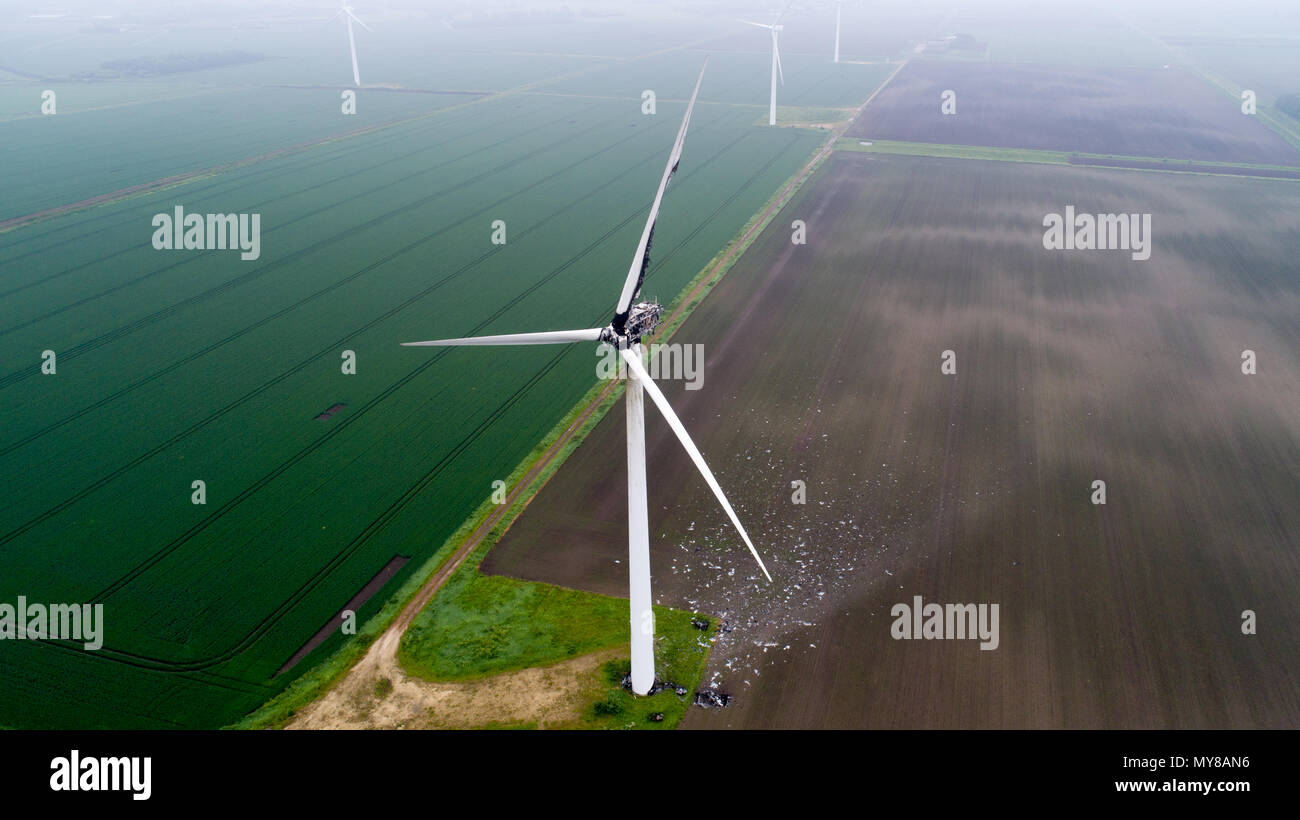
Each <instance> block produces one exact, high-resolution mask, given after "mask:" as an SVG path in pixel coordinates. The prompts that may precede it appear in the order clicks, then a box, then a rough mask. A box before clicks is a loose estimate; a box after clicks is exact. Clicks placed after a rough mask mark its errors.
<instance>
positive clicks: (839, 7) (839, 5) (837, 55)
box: [835, 0, 844, 63]
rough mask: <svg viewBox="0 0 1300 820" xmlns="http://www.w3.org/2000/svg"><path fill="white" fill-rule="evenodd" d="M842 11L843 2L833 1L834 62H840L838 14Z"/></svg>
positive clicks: (839, 0)
mask: <svg viewBox="0 0 1300 820" xmlns="http://www.w3.org/2000/svg"><path fill="white" fill-rule="evenodd" d="M843 10H844V0H835V62H837V63H838V62H839V61H840V12H842V11H843Z"/></svg>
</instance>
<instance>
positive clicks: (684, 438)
mask: <svg viewBox="0 0 1300 820" xmlns="http://www.w3.org/2000/svg"><path fill="white" fill-rule="evenodd" d="M618 352H619V355H620V356H621V357H622V358H623V361H625V362H627V367H628V370H630V371H631V372H632V375H633V376H635V377H636V380H637V381H638V382H640V384H641V387H643V388H644V389H645V393H646V395H647V396H649V397H650V399H651V400H652V401H653V402H654V403H655V406H656V407H658V408H659V412H660V413H663V414H664V418H665V419H666V420H667V421H668V426H669V427H671V428H673V432H674V433H676V434H677V438H678V440H679V441H681V443H682V446H683V447H685V448H686V454H687V455H689V456H690V457H691V461H694V462H695V466H696V467H697V468H698V469H699V471H700V475H702V476H704V481H705V483H707V484H708V485H709V489H711V490H713V494H714V495H715V496H717V499H718V503H719V504H721V505H722V509H724V510H726V512H727V516H728V517H729V518H731V523H732V524H734V525H735V527H736V530H737V531H738V532H739V533H740V537H741V538H743V539H744V540H745V546H747V547H749V553H750V555H753V556H754V560H755V561H757V562H758V568H759V569H761V570H763V574H764V575H766V576H767V580H768V581H769V582H770V581H771V580H772V576H771V575H770V574H769V573H768V571H767V567H765V566H763V559H762V558H759V557H758V550H756V549H754V544H753V542H752V541H750V540H749V535H748V534H747V533H746V532H745V528H744V527H742V526H741V525H740V519H739V518H737V517H736V511H735V510H733V509H731V504H730V502H728V501H727V497H726V496H725V495H723V493H722V488H721V487H719V486H718V480H717V479H716V478H714V477H713V472H712V471H711V470H710V469H709V465H708V464H705V463H704V456H702V455H700V451H699V448H697V447H696V446H695V442H693V441H691V437H690V435H689V434H687V432H686V428H685V427H683V426H682V422H681V419H679V418H677V414H676V413H674V412H673V406H672V405H671V404H669V403H668V399H667V398H665V397H664V394H663V392H662V391H661V390H660V389H659V385H657V384H655V383H654V381H653V380H652V379H651V378H650V374H649V373H648V372H647V371H646V369H645V365H644V364H642V363H641V357H640V356H633V355H629V354H628V351H627V349H626V348H620V349H619V351H618Z"/></svg>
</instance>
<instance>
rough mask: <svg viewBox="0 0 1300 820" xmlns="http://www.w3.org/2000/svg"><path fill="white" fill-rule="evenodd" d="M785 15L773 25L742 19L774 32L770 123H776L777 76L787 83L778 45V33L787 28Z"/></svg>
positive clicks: (768, 114)
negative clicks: (782, 21) (783, 20)
mask: <svg viewBox="0 0 1300 820" xmlns="http://www.w3.org/2000/svg"><path fill="white" fill-rule="evenodd" d="M784 16H785V12H781V13H780V14H778V15H777V16H776V19H775V20H773V21H772V24H771V25H768V24H767V23H753V22H750V21H749V20H741V21H740V22H742V23H745V24H746V25H750V26H758V27H759V28H765V29H767V30H768V31H770V32H772V98H771V102H770V104H769V105H768V109H767V124H768V125H776V79H777V77H780V78H781V85H785V71H784V70H783V69H782V68H781V51H780V49H778V48H777V45H776V39H777V35H778V34H780V33H781V31H782V30H783V29H784V28H785V26H783V25H781V18H782V17H784Z"/></svg>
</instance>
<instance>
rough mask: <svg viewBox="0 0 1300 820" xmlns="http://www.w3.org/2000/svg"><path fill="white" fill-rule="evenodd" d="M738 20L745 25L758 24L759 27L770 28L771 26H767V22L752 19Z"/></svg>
mask: <svg viewBox="0 0 1300 820" xmlns="http://www.w3.org/2000/svg"><path fill="white" fill-rule="evenodd" d="M740 22H742V23H744V24H745V25H747V26H758V27H759V28H767V29H770V28H771V26H769V25H768V24H767V23H755V22H753V21H752V20H741V21H740Z"/></svg>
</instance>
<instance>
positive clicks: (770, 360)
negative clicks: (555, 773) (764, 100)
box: [483, 98, 1300, 728]
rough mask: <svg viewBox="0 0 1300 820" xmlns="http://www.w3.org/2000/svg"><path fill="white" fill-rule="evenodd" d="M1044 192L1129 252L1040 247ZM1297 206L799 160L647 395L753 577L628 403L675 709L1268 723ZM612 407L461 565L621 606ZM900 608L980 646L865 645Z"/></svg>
mask: <svg viewBox="0 0 1300 820" xmlns="http://www.w3.org/2000/svg"><path fill="white" fill-rule="evenodd" d="M936 99H937V98H936ZM936 107H937V106H936ZM1067 204H1072V205H1075V206H1076V207H1077V208H1078V209H1079V211H1080V212H1085V211H1087V212H1092V213H1126V212H1139V213H1151V214H1152V215H1153V220H1152V221H1153V231H1154V239H1153V248H1154V250H1153V253H1152V255H1151V258H1150V260H1148V261H1146V262H1141V261H1135V260H1133V259H1132V258H1131V257H1130V254H1129V253H1127V252H1124V251H1101V250H1098V251H1091V252H1081V251H1075V252H1067V251H1049V250H1046V249H1044V247H1043V243H1042V231H1043V228H1042V219H1043V216H1044V214H1046V213H1049V212H1060V211H1061V210H1062V209H1063V208H1064V206H1065V205H1067ZM1297 207H1300V185H1296V184H1295V183H1293V182H1287V181H1266V180H1242V179H1233V178H1226V177H1198V176H1183V175H1173V174H1147V173H1142V172H1137V171H1112V170H1102V169H1095V168H1070V167H1061V166H1038V165H1029V164H1018V163H997V162H975V161H964V160H947V159H935V158H913V157H894V156H879V155H869V154H857V153H847V152H846V153H837V154H835V155H833V156H832V157H831V158H830V159H828V161H827V164H826V165H825V166H824V167H823V168H822V169H821V170H820V171H819V172H818V175H817V176H816V177H815V178H814V179H813V180H811V181H810V182H809V183H808V185H806V186H805V187H804V188H803V189H802V190H801V191H800V193H799V194H798V195H797V196H796V197H795V198H794V200H793V201H792V202H791V203H790V204H789V205H788V206H787V207H786V208H785V209H784V212H783V213H782V214H780V215H778V217H777V218H776V219H775V220H774V221H773V223H772V225H771V226H770V228H769V229H768V230H767V231H765V232H764V234H763V235H762V236H761V237H759V239H758V240H757V241H756V242H755V244H754V245H753V247H752V248H751V249H750V250H749V251H748V252H747V253H746V254H745V256H744V257H742V258H741V259H740V260H739V261H738V263H737V265H736V267H735V268H734V269H733V270H732V271H731V272H730V273H729V274H728V275H727V277H726V278H725V279H724V280H723V281H722V282H721V284H720V285H719V286H718V287H717V289H716V290H715V291H714V292H713V294H712V295H711V296H710V298H709V299H708V300H706V301H705V302H704V303H703V304H702V305H701V306H700V307H699V308H697V310H696V311H695V312H694V313H693V314H692V315H691V317H690V319H689V320H688V321H687V322H686V323H685V324H684V325H683V326H682V328H681V329H680V330H679V331H678V333H677V334H676V335H675V337H674V341H679V342H683V343H692V344H696V343H699V344H703V345H704V346H705V347H704V351H705V359H704V362H705V369H704V381H703V388H702V389H700V390H685V389H684V386H685V382H684V381H666V382H664V383H663V387H664V390H665V393H666V394H667V395H668V397H669V400H670V401H672V403H673V406H674V407H675V408H676V409H677V412H678V413H679V414H680V415H681V417H682V419H683V422H684V423H685V425H686V426H687V428H688V429H689V430H690V431H691V433H692V435H693V436H694V437H695V440H696V442H697V443H698V444H699V446H700V449H701V450H702V451H703V453H704V455H705V457H706V458H707V459H708V460H709V462H710V464H711V465H712V466H713V469H714V471H715V472H716V473H717V475H718V478H719V481H720V482H721V484H722V486H723V487H724V488H725V489H726V491H727V492H728V494H729V496H730V498H731V500H732V502H733V504H734V505H735V507H736V509H737V511H738V513H739V515H740V517H741V519H742V520H743V521H744V522H745V524H746V526H747V528H749V531H750V533H751V535H752V536H753V538H754V541H755V544H756V545H757V546H758V548H759V550H760V551H761V552H762V554H763V555H764V558H765V560H766V561H767V563H768V567H769V568H770V569H771V570H772V575H773V577H774V579H775V583H773V584H772V585H768V584H766V583H765V582H763V581H762V580H761V576H760V575H759V574H758V572H757V569H756V568H755V567H754V566H753V561H752V560H751V559H750V558H749V556H748V554H747V552H746V550H745V549H744V546H743V545H742V544H740V543H739V541H738V539H737V538H736V537H735V535H734V533H733V532H731V531H730V529H729V525H728V523H727V521H726V518H725V516H724V514H723V513H722V512H721V511H720V510H718V509H717V507H716V504H715V503H714V502H713V501H712V499H711V497H710V495H709V493H708V491H707V489H706V488H705V487H704V485H703V482H702V481H701V480H700V479H699V477H698V476H697V475H696V474H695V473H694V468H693V467H692V465H691V464H690V462H689V460H688V458H687V457H686V456H685V454H683V453H682V451H681V449H680V447H679V446H678V445H677V443H676V442H675V441H674V440H673V438H672V433H671V431H670V430H669V429H668V428H667V426H666V425H665V424H664V423H663V422H662V420H661V419H660V418H659V417H658V416H656V415H654V414H653V413H648V416H649V418H648V429H647V448H648V463H649V479H650V516H651V528H652V544H651V548H652V565H653V572H654V576H655V583H656V598H657V601H656V602H657V603H659V604H665V605H669V606H680V607H695V608H698V609H700V610H703V611H710V612H715V613H718V614H720V615H722V616H723V618H724V621H723V633H724V634H723V635H722V637H721V639H720V640H719V643H718V644H717V645H716V646H715V648H714V651H713V654H712V658H711V661H710V668H709V670H708V673H706V681H707V682H711V683H712V684H713V685H714V686H715V687H716V688H718V689H719V690H720V691H724V692H727V693H729V694H731V695H733V696H735V697H734V699H733V700H732V702H731V705H729V706H727V707H726V708H723V709H711V710H705V709H695V710H692V712H691V714H690V715H688V717H687V719H686V721H685V723H684V724H683V725H684V726H686V727H692V726H693V727H728V726H730V727H751V728H760V727H779V728H793V727H827V728H829V727H864V728H940V727H978V728H999V727H1005V728H1014V727H1029V728H1047V727H1070V728H1096V727H1116V728H1118V727H1132V728H1154V727H1169V728H1193V727H1205V728H1237V727H1241V728H1249V727H1290V728H1295V727H1298V726H1300V671H1297V670H1300V634H1298V633H1297V632H1296V631H1295V630H1294V629H1292V628H1291V625H1292V624H1294V623H1296V622H1297V618H1300V591H1298V590H1300V584H1298V583H1297V582H1298V581H1300V552H1298V551H1297V547H1298V546H1300V505H1297V504H1296V499H1297V498H1300V364H1298V363H1297V361H1296V357H1295V353H1296V351H1297V350H1300V319H1298V318H1297V317H1300V277H1297V275H1296V273H1295V270H1294V267H1293V265H1292V257H1293V255H1294V248H1295V247H1296V246H1297V243H1300V230H1298V229H1297V227H1296V225H1295V222H1294V220H1291V219H1289V218H1288V217H1287V216H1286V215H1287V214H1292V213H1295V211H1296V209H1297ZM794 219H802V220H805V221H806V222H807V226H808V228H807V229H808V242H807V244H806V245H793V244H792V243H791V241H790V234H789V233H788V232H787V231H788V228H787V226H789V225H790V223H791V221H792V220H794ZM1246 349H1250V350H1253V351H1254V352H1255V354H1256V356H1257V357H1258V372H1257V373H1256V374H1255V375H1245V374H1243V373H1242V369H1241V365H1242V360H1241V354H1242V351H1243V350H1246ZM945 350H951V351H953V352H954V353H955V355H956V366H957V372H956V374H955V375H944V374H942V373H941V372H940V363H941V354H942V352H943V351H945ZM623 423H624V422H623V417H622V414H621V413H611V414H610V415H609V416H607V417H606V418H605V419H604V420H603V421H602V422H601V423H600V424H599V425H598V426H597V427H596V429H595V430H594V431H593V433H592V434H591V435H590V437H589V438H588V439H587V440H586V441H585V442H584V443H583V444H582V445H581V446H580V447H579V448H578V449H577V450H575V452H574V453H573V455H572V456H571V457H570V459H569V461H568V462H567V463H566V464H565V465H564V467H563V468H561V470H560V471H559V472H558V473H557V474H556V475H555V476H554V477H553V478H552V479H551V481H550V482H549V483H548V484H547V486H546V487H545V488H544V489H543V490H542V492H541V493H540V494H539V496H538V497H537V498H536V499H535V500H534V501H533V503H532V504H531V505H530V506H529V508H528V509H527V510H526V511H525V512H524V514H523V515H522V516H521V517H520V519H519V520H518V521H517V522H516V523H515V525H514V526H513V527H512V529H511V530H510V531H509V532H508V533H507V534H506V536H505V538H504V539H503V540H502V542H501V543H500V544H499V545H498V546H497V548H496V549H494V550H493V552H492V553H491V554H490V555H489V556H488V558H487V560H486V561H485V563H484V564H483V569H484V570H485V571H489V572H497V573H503V574H508V575H514V576H519V577H524V578H529V579H534V580H541V581H548V582H552V583H559V584H563V585H566V586H573V587H579V588H584V589H591V590H594V591H598V592H603V593H608V594H616V595H626V587H627V577H626V563H625V562H626V545H625V532H626V530H625V520H626V512H625V503H626V501H625V495H624V493H625V490H624V484H623V481H622V471H623V469H624V468H623V466H622V465H623V460H624V452H623V450H624V442H623ZM610 469H614V470H615V473H614V474H613V477H611V474H610V473H609V470H610ZM1098 479H1100V480H1104V481H1105V482H1106V489H1107V499H1106V503H1105V505H1095V504H1093V503H1092V495H1093V484H1092V482H1094V481H1095V480H1098ZM793 481H802V482H805V483H806V491H807V498H806V503H805V504H796V503H794V501H793V499H792V492H793V490H792V488H791V482H793ZM915 595H920V596H922V598H923V599H924V601H926V602H937V603H940V604H964V603H976V604H980V603H986V604H997V605H999V608H1000V618H999V623H1000V632H999V645H998V647H997V649H995V650H991V651H982V650H981V649H980V648H979V646H978V641H972V640H895V639H893V638H892V637H891V634H890V633H891V623H892V621H893V617H892V616H891V608H892V607H893V606H894V605H895V604H898V603H909V604H910V603H911V602H912V600H913V596H915ZM1246 610H1251V611H1252V612H1253V613H1254V615H1255V617H1256V618H1257V624H1258V626H1257V634H1253V635H1246V634H1243V630H1242V624H1243V613H1244V612H1245V611H1246Z"/></svg>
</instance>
